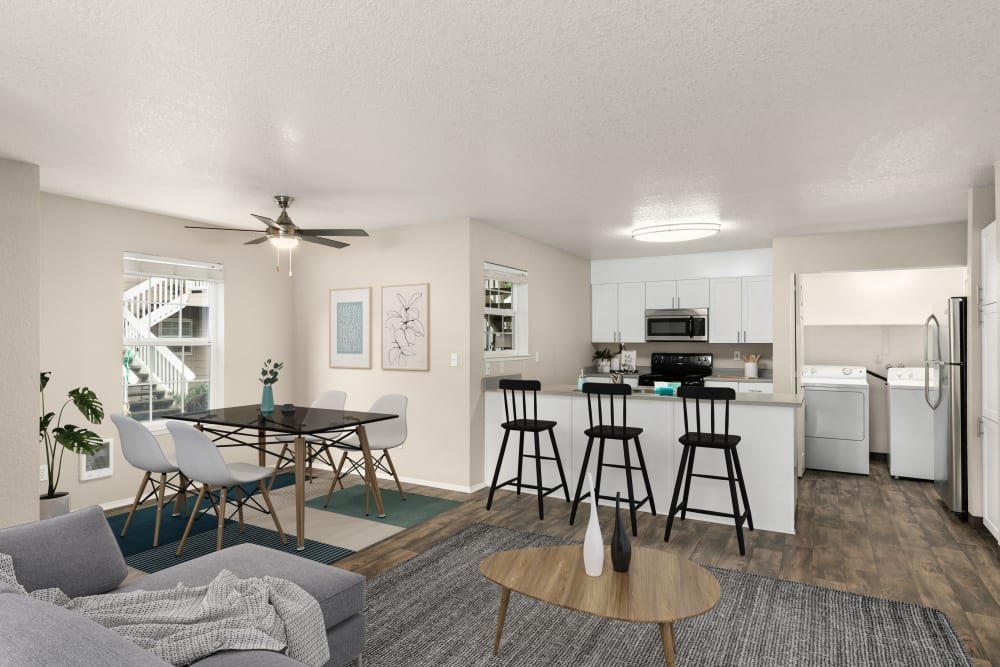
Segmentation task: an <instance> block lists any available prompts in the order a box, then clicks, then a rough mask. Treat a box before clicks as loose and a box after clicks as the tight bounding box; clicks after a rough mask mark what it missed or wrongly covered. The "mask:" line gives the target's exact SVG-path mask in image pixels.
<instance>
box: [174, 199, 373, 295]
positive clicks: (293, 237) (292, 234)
mask: <svg viewBox="0 0 1000 667" xmlns="http://www.w3.org/2000/svg"><path fill="white" fill-rule="evenodd" d="M274 201H275V202H276V203H277V204H278V206H279V207H281V213H280V214H279V215H278V219H277V220H272V219H271V218H268V217H266V216H263V215H257V214H256V213H251V214H250V215H252V216H253V217H255V218H257V219H258V220H260V221H261V222H263V223H264V225H265V226H266V229H265V230H264V236H261V237H258V238H255V239H252V240H250V241H247V242H246V243H244V244H243V245H257V244H258V243H264V242H265V241H270V242H271V245H273V246H274V247H275V248H276V249H277V250H278V252H279V258H280V251H282V250H288V275H289V276H291V275H292V248H294V247H295V246H297V245H298V244H299V241H306V242H308V243H317V244H319V245H325V246H329V247H331V248H346V247H347V246H349V245H350V243H344V242H343V241H335V240H333V239H327V238H323V237H324V236H368V232H366V231H365V230H363V229H303V228H301V227H299V226H298V225H296V224H295V223H294V222H292V219H291V218H290V217H289V216H288V207H289V206H291V205H292V202H293V201H294V197H291V196H289V195H275V197H274ZM185 228H187V229H215V230H219V231H224V232H255V231H257V230H255V229H240V228H238V227H208V226H196V225H185ZM276 269H277V270H278V271H280V270H281V266H280V259H279V265H278V266H277V267H276Z"/></svg>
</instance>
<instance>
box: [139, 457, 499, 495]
mask: <svg viewBox="0 0 1000 667" xmlns="http://www.w3.org/2000/svg"><path fill="white" fill-rule="evenodd" d="M313 468H315V469H316V470H326V471H329V472H333V468H331V467H330V466H329V465H327V464H325V463H315V464H313ZM397 472H398V471H397ZM375 476H376V477H378V478H379V479H383V480H392V475H389V474H387V473H384V472H382V471H381V470H377V471H376V472H375ZM399 481H400V482H406V483H407V484H419V485H420V486H429V487H431V488H433V489H441V490H442V491H458V492H460V493H475V492H476V491H479V490H480V489H485V488H487V486H488V484H486V483H485V482H480V483H479V484H473V485H471V486H465V485H462V484H451V483H448V482H438V481H436V480H431V479H420V478H419V477H406V476H405V475H400V476H399ZM129 502H131V501H129Z"/></svg>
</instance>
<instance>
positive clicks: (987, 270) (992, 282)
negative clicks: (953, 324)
mask: <svg viewBox="0 0 1000 667" xmlns="http://www.w3.org/2000/svg"><path fill="white" fill-rule="evenodd" d="M980 240H981V241H982V246H981V247H980V253H981V254H980V257H981V259H982V264H981V272H980V274H979V283H980V284H979V305H981V306H985V305H986V304H988V303H996V301H997V223H996V222H992V223H990V224H988V225H986V227H984V228H983V231H981V232H980Z"/></svg>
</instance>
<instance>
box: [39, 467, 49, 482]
mask: <svg viewBox="0 0 1000 667" xmlns="http://www.w3.org/2000/svg"><path fill="white" fill-rule="evenodd" d="M48 478H49V469H48V468H47V467H45V464H44V463H42V464H39V466H38V481H39V482H44V481H46V480H47V479H48Z"/></svg>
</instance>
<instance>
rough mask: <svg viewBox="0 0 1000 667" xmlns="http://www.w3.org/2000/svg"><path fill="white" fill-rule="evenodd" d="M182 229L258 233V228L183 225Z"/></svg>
mask: <svg viewBox="0 0 1000 667" xmlns="http://www.w3.org/2000/svg"><path fill="white" fill-rule="evenodd" d="M184 229H215V230H218V231H220V232H250V233H251V234H259V233H260V230H259V229H240V228H239V227H198V226H196V225H184Z"/></svg>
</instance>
